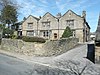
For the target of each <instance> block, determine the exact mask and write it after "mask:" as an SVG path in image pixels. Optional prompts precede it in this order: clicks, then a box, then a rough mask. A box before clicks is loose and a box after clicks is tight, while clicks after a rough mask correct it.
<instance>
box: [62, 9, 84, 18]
mask: <svg viewBox="0 0 100 75" xmlns="http://www.w3.org/2000/svg"><path fill="white" fill-rule="evenodd" d="M69 11H71V12H72V13H74V14H75V15H77V14H76V13H75V12H73V11H72V10H70V9H69V10H68V11H67V12H66V13H65V14H67V13H68V12H69ZM65 14H64V15H65ZM64 15H63V16H64ZM63 16H62V17H63ZM77 16H79V17H80V18H83V17H81V16H80V15H77Z"/></svg>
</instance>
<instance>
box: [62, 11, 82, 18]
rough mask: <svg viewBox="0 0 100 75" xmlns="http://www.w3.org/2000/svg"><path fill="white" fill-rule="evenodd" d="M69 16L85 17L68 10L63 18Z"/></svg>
mask: <svg viewBox="0 0 100 75" xmlns="http://www.w3.org/2000/svg"><path fill="white" fill-rule="evenodd" d="M65 16H67V18H70V17H71V18H75V17H77V18H80V19H83V18H82V17H81V16H80V15H77V14H76V13H74V12H73V11H72V10H68V11H67V12H66V13H65V14H64V15H63V16H62V17H61V18H63V17H65Z"/></svg>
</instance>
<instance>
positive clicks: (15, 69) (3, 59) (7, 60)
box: [0, 54, 32, 75]
mask: <svg viewBox="0 0 100 75" xmlns="http://www.w3.org/2000/svg"><path fill="white" fill-rule="evenodd" d="M31 69H32V64H31V63H27V62H25V61H23V60H20V59H17V58H14V57H11V56H7V55H5V54H0V75H29V73H28V72H29V71H30V70H31Z"/></svg>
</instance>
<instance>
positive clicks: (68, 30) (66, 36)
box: [62, 26, 73, 38]
mask: <svg viewBox="0 0 100 75" xmlns="http://www.w3.org/2000/svg"><path fill="white" fill-rule="evenodd" d="M72 35H73V33H72V30H71V29H70V28H69V27H68V26H67V27H66V29H65V31H64V33H63V35H62V38H68V37H70V36H72Z"/></svg>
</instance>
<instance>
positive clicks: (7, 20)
mask: <svg viewBox="0 0 100 75" xmlns="http://www.w3.org/2000/svg"><path fill="white" fill-rule="evenodd" d="M17 16H18V15H17V10H16V8H15V7H14V6H11V5H6V6H4V8H3V9H2V10H1V22H2V23H3V24H8V28H9V27H10V24H14V23H15V22H16V21H17Z"/></svg>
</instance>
